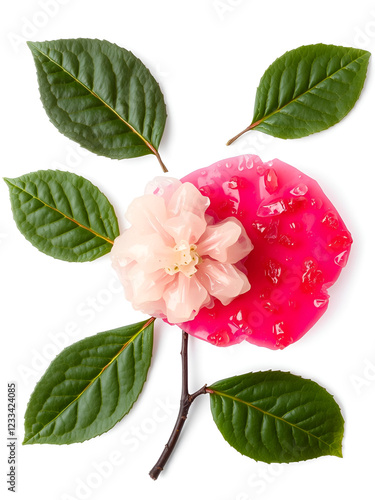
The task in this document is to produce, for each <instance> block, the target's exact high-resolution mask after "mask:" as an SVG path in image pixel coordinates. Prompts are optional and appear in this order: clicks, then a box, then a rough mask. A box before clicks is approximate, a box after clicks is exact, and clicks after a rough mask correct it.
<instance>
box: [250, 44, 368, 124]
mask: <svg viewBox="0 0 375 500" xmlns="http://www.w3.org/2000/svg"><path fill="white" fill-rule="evenodd" d="M296 50H297V49H296ZM284 55H285V54H284ZM364 56H367V58H368V59H369V58H370V56H371V53H370V52H368V51H363V54H361V55H360V56H359V57H357V58H356V59H353V60H352V61H350V62H349V63H348V64H346V65H345V66H343V67H341V68H340V69H338V70H337V71H335V72H334V73H332V74H331V75H329V76H327V77H326V78H324V79H323V80H320V81H319V82H318V83H317V84H315V85H314V86H313V87H310V88H309V89H308V90H306V91H305V92H303V93H302V94H299V95H298V96H297V97H295V98H293V99H292V100H291V101H289V102H287V103H286V104H284V106H282V107H281V108H277V109H276V110H275V111H273V112H272V113H270V114H268V115H266V116H264V117H263V118H260V119H259V120H257V121H255V122H252V123H251V124H250V125H249V127H248V129H247V130H253V129H256V127H257V126H258V125H261V124H262V123H263V122H264V121H266V120H268V118H270V117H271V116H273V115H275V114H277V113H280V112H281V111H282V110H283V109H284V108H286V107H287V106H289V105H290V104H292V103H294V102H296V101H297V100H298V99H300V98H301V97H303V96H304V95H306V94H309V93H310V92H311V91H312V90H314V89H315V88H317V87H319V86H320V85H321V84H322V83H324V82H325V81H327V80H329V79H331V78H332V77H333V76H334V75H336V74H337V73H339V72H340V71H342V70H344V69H345V68H347V67H348V66H349V65H350V64H353V63H354V62H356V61H358V60H359V59H361V58H363V57H364ZM281 57H283V56H281ZM276 61H277V59H276ZM276 61H274V62H276ZM272 64H274V63H272ZM271 66H272V65H271ZM266 71H268V70H266ZM362 88H363V86H362V87H361V89H360V91H359V93H358V96H359V95H360V94H361V91H362ZM357 99H358V97H357ZM349 111H350V110H349ZM349 111H348V113H349Z"/></svg>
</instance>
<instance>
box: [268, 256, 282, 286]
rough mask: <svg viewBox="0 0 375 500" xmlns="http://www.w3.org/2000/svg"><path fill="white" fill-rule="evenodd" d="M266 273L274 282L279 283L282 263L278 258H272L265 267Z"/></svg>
mask: <svg viewBox="0 0 375 500" xmlns="http://www.w3.org/2000/svg"><path fill="white" fill-rule="evenodd" d="M265 274H266V276H267V278H268V279H269V280H270V281H271V282H272V283H273V284H274V285H277V284H278V282H279V278H280V276H281V265H280V263H279V262H277V260H275V259H270V260H269V261H268V262H267V264H266V267H265Z"/></svg>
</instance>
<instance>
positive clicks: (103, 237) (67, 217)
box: [5, 178, 114, 245]
mask: <svg viewBox="0 0 375 500" xmlns="http://www.w3.org/2000/svg"><path fill="white" fill-rule="evenodd" d="M5 180H6V182H7V183H9V184H10V185H11V186H13V187H14V188H16V189H19V190H20V191H22V192H23V193H26V194H28V195H29V196H31V197H32V198H33V199H34V200H37V201H39V202H40V203H42V205H44V206H45V207H47V208H50V209H51V210H54V211H55V212H57V213H58V214H60V215H62V216H63V217H64V218H65V219H67V220H70V221H71V222H74V224H76V225H77V226H79V227H81V228H82V229H85V230H86V231H89V232H90V233H92V234H94V235H95V236H97V237H98V238H101V239H103V240H104V241H106V242H107V243H110V244H111V245H113V244H114V240H111V239H109V238H106V237H105V236H103V235H102V234H99V233H97V232H96V231H94V229H92V228H90V227H87V226H85V225H84V224H81V223H80V222H78V221H77V220H76V219H72V217H69V215H66V214H65V213H64V212H62V211H61V210H59V209H58V208H55V207H52V206H51V205H49V204H48V203H46V202H45V201H43V200H41V199H40V198H38V197H37V196H35V195H33V194H32V193H29V191H27V190H26V189H23V188H21V187H20V186H18V185H17V184H13V182H12V179H8V178H6V179H5Z"/></svg>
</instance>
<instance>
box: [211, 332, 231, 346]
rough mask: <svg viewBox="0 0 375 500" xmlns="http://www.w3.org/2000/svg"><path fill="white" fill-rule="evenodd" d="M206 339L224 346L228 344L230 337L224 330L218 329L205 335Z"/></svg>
mask: <svg viewBox="0 0 375 500" xmlns="http://www.w3.org/2000/svg"><path fill="white" fill-rule="evenodd" d="M207 340H208V341H209V342H211V344H213V345H218V346H224V345H226V344H228V342H229V340H230V337H229V335H228V333H227V332H226V331H225V330H218V331H217V332H216V333H213V334H211V335H209V336H208V337H207Z"/></svg>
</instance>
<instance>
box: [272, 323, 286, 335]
mask: <svg viewBox="0 0 375 500" xmlns="http://www.w3.org/2000/svg"><path fill="white" fill-rule="evenodd" d="M273 332H274V333H275V335H284V334H285V331H284V322H283V321H280V322H279V323H275V324H274V325H273Z"/></svg>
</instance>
